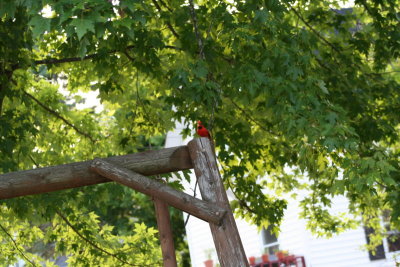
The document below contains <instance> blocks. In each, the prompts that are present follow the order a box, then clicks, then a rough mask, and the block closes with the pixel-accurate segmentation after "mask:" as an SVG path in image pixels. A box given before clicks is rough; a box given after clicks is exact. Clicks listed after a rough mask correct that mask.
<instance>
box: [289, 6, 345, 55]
mask: <svg viewBox="0 0 400 267" xmlns="http://www.w3.org/2000/svg"><path fill="white" fill-rule="evenodd" d="M289 8H290V10H291V11H292V12H293V13H294V14H295V15H296V16H297V17H298V18H299V19H300V20H301V21H302V22H303V23H304V24H305V25H306V26H307V27H308V28H309V29H310V30H311V31H312V32H313V33H314V34H315V35H316V36H317V37H318V38H319V39H321V40H322V41H323V42H324V43H325V44H327V45H328V46H330V47H331V48H332V49H333V50H335V51H336V52H337V53H339V54H341V52H340V50H339V49H338V48H337V47H336V46H334V45H333V44H332V43H331V42H329V41H328V40H327V39H325V38H324V37H323V36H322V35H321V34H320V33H319V32H318V31H317V30H316V29H314V27H313V26H311V24H310V23H308V21H306V20H305V19H304V18H303V16H302V15H301V14H300V12H299V11H297V10H296V9H295V8H294V7H292V6H289Z"/></svg>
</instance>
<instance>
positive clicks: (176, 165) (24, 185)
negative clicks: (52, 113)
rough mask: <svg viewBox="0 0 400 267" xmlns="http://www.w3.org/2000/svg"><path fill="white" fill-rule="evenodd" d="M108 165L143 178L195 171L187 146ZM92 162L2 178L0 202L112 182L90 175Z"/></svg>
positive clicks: (119, 158)
mask: <svg viewBox="0 0 400 267" xmlns="http://www.w3.org/2000/svg"><path fill="white" fill-rule="evenodd" d="M105 160H106V161H107V162H110V163H116V164H118V165H119V166H123V167H125V168H128V169H131V170H134V171H135V172H138V173H141V174H143V175H155V174H161V173H168V172H174V171H179V170H186V169H190V168H192V162H191V161H190V157H189V153H188V149H187V147H186V146H180V147H172V148H165V149H161V150H154V151H146V152H141V153H137V154H130V155H124V156H116V157H110V158H106V159H105ZM91 163H92V161H91V160H89V161H84V162H76V163H71V164H64V165H58V166H52V167H46V168H38V169H33V170H28V171H20V172H12V173H7V174H2V175H0V199H6V198H13V197H18V196H25V195H33V194H40V193H45V192H52V191H57V190H62V189H68V188H75V187H81V186H86V185H94V184H99V183H105V182H110V180H108V179H107V178H104V177H102V176H100V175H98V174H96V173H95V172H90V171H89V167H90V164H91Z"/></svg>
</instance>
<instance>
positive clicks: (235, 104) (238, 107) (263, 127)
mask: <svg viewBox="0 0 400 267" xmlns="http://www.w3.org/2000/svg"><path fill="white" fill-rule="evenodd" d="M227 98H228V99H229V101H231V103H232V104H233V105H234V106H235V107H236V108H237V109H239V110H240V111H241V112H242V114H243V115H244V116H245V117H247V118H248V119H249V120H250V121H252V122H253V123H255V124H256V125H257V126H258V127H260V128H261V129H262V130H264V131H265V132H267V133H269V134H272V135H274V136H276V137H279V135H277V134H276V133H273V132H271V131H270V130H268V129H267V128H266V127H265V126H264V125H262V124H261V123H260V122H259V121H257V120H256V119H254V118H253V117H252V116H251V115H250V114H248V113H247V111H246V110H244V109H243V108H242V107H240V106H239V105H238V104H237V103H236V102H235V101H233V100H232V99H231V98H230V97H227Z"/></svg>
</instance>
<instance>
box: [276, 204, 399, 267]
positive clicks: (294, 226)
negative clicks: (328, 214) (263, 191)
mask: <svg viewBox="0 0 400 267" xmlns="http://www.w3.org/2000/svg"><path fill="white" fill-rule="evenodd" d="M298 203H299V202H298V201H296V200H293V199H291V200H289V203H288V209H287V210H286V212H285V216H284V219H283V222H282V225H281V233H280V235H279V237H278V241H279V245H280V248H281V249H283V250H288V251H289V252H290V253H293V254H296V255H304V256H305V259H306V264H307V266H312V267H353V266H354V267H358V266H359V267H364V266H365V267H378V266H379V267H380V266H395V265H394V262H393V261H392V260H391V258H388V259H387V260H377V261H370V259H369V256H368V252H367V251H365V250H363V249H362V248H361V247H362V246H363V245H365V243H366V239H365V233H364V230H363V228H361V227H359V228H357V229H355V230H349V231H346V232H344V233H341V234H340V235H337V236H334V237H332V238H329V239H326V238H317V237H314V236H313V235H311V233H310V231H308V230H307V229H306V223H305V221H304V220H302V219H300V218H299V217H298V213H299V207H298ZM347 205H348V201H347V200H346V198H344V197H337V198H335V199H334V200H333V204H332V208H331V211H332V212H345V211H346V209H347Z"/></svg>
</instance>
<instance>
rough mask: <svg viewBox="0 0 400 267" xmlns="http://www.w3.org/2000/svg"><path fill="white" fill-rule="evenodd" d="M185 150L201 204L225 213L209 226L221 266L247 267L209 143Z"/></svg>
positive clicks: (204, 140) (202, 140)
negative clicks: (210, 205) (196, 182)
mask: <svg viewBox="0 0 400 267" xmlns="http://www.w3.org/2000/svg"><path fill="white" fill-rule="evenodd" d="M188 147H189V153H190V157H191V158H192V162H193V166H194V171H195V173H196V177H197V181H198V183H199V188H200V193H201V196H202V198H203V200H205V201H208V202H210V203H214V204H216V205H218V206H220V207H223V208H225V209H226V210H227V214H226V215H225V216H224V218H223V219H222V221H221V224H220V225H215V224H210V228H211V233H212V236H213V239H214V244H215V248H216V250H217V254H218V259H219V262H220V264H221V266H222V267H233V266H234V267H242V266H249V263H248V262H247V258H246V254H245V253H244V249H243V245H242V241H241V239H240V236H239V232H238V229H237V226H236V222H235V219H234V218H233V214H232V210H231V208H230V206H229V201H228V197H227V195H226V191H225V188H224V186H223V183H222V179H221V176H220V173H219V171H218V166H217V162H216V159H215V155H214V152H213V151H214V150H213V147H212V145H211V142H210V140H209V139H208V138H197V139H194V140H192V141H190V142H189V144H188Z"/></svg>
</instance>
